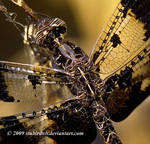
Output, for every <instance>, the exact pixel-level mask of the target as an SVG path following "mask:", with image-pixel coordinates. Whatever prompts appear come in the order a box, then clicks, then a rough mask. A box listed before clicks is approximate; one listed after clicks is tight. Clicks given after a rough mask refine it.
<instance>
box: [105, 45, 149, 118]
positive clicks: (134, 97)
mask: <svg viewBox="0 0 150 144" xmlns="http://www.w3.org/2000/svg"><path fill="white" fill-rule="evenodd" d="M149 49H150V47H147V48H146V49H144V50H142V51H141V52H140V53H139V54H138V55H137V56H136V57H134V58H133V59H132V61H130V62H129V63H128V65H126V66H128V67H131V68H132V70H133V72H132V75H131V76H132V77H131V79H130V82H129V84H128V86H127V87H126V88H121V87H119V86H116V87H115V88H114V89H113V90H112V92H111V93H110V95H109V96H108V97H107V98H106V97H105V98H106V99H105V103H106V107H107V110H108V111H109V113H110V115H111V119H112V120H114V121H121V120H123V119H125V118H126V117H127V116H128V115H129V114H130V113H131V112H132V111H133V110H134V109H135V108H136V107H137V106H138V105H139V104H140V103H142V102H143V101H144V100H145V99H146V98H147V97H148V96H149V95H150V70H149V67H150V50H149ZM148 50H149V51H148ZM120 73H121V71H120ZM118 74H119V73H118ZM129 75H130V73H129ZM126 79H128V77H126ZM122 82H123V81H122ZM118 102H119V103H118Z"/></svg>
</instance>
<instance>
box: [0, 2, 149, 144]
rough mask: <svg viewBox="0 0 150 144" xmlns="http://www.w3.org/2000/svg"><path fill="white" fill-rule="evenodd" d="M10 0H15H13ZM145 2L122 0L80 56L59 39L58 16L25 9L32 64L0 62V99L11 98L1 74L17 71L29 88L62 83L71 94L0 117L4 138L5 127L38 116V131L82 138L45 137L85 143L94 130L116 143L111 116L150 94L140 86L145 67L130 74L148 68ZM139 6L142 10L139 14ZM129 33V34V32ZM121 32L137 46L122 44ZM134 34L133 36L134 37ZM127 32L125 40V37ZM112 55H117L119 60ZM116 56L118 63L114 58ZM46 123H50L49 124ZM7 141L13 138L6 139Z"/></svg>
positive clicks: (123, 112)
mask: <svg viewBox="0 0 150 144" xmlns="http://www.w3.org/2000/svg"><path fill="white" fill-rule="evenodd" d="M12 1H13V2H14V3H19V1H18V2H17V0H12ZM21 1H23V0H21ZM146 3H147V1H146V0H145V1H144V2H143V3H142V2H141V1H140V0H138V1H135V0H131V1H129V0H122V1H121V2H120V3H119V5H118V6H117V8H116V11H115V12H114V14H113V16H112V19H111V20H110V23H109V24H108V27H106V28H105V31H103V33H102V35H101V37H99V38H98V41H97V42H96V46H95V47H94V49H93V50H92V52H91V55H90V56H88V55H86V54H85V52H84V51H83V50H82V49H81V48H80V47H79V46H77V45H75V44H73V43H72V42H70V41H68V40H65V38H64V34H65V32H66V31H67V27H66V24H65V22H64V21H63V20H61V19H59V18H50V17H48V16H46V15H44V14H39V13H35V12H33V11H31V10H30V9H29V11H28V9H25V10H26V11H27V12H28V13H29V15H30V16H31V17H32V21H31V23H29V24H28V25H27V26H25V27H24V42H25V43H26V44H28V45H30V47H31V50H32V54H33V57H34V58H35V59H36V62H38V66H31V65H21V64H18V63H11V62H3V61H0V80H1V84H0V88H1V93H2V96H1V95H0V100H2V101H6V100H7V101H9V102H10V101H11V100H12V99H13V101H16V99H15V98H13V97H11V96H9V95H8V91H7V89H6V87H7V85H6V83H5V82H6V81H7V80H6V79H5V77H7V74H8V75H9V77H10V75H11V74H14V73H15V74H18V75H19V74H21V79H25V80H28V81H29V82H30V83H31V84H32V86H33V90H36V88H37V86H39V85H42V84H51V83H54V84H59V85H60V86H63V85H65V86H66V87H67V88H68V89H69V92H71V95H73V98H70V99H67V100H64V101H63V102H61V104H60V105H59V106H54V107H53V108H51V107H44V108H43V109H42V110H40V111H33V112H30V113H22V114H21V115H16V116H10V117H2V118H0V126H2V127H4V128H5V129H2V132H1V133H2V135H3V136H2V137H3V138H4V139H7V136H6V133H7V132H8V131H10V130H12V131H13V130H16V129H17V130H18V129H20V130H24V131H28V130H29V129H30V128H33V124H32V122H31V124H30V122H29V120H30V121H32V120H34V119H38V118H40V120H41V119H42V120H41V121H44V120H45V123H48V124H47V126H46V128H45V125H44V124H45V123H44V124H43V125H44V126H43V127H42V128H43V129H42V131H43V132H49V133H50V132H84V135H83V136H76V137H74V136H65V135H64V136H59V135H48V136H47V137H50V138H52V139H54V140H55V141H56V142H57V143H60V144H62V143H64V144H66V143H68V144H69V143H82V144H83V143H85V144H90V143H92V142H93V140H94V139H95V138H96V135H97V130H98V131H99V133H100V135H101V136H102V137H103V141H104V142H105V143H106V144H121V143H122V142H121V141H120V139H119V137H118V136H117V134H116V131H115V129H114V127H113V125H112V122H111V120H113V121H116V122H118V121H121V120H123V119H125V118H126V117H127V116H128V115H129V114H130V113H131V112H132V111H133V109H134V108H135V107H137V106H138V105H139V104H140V103H141V102H142V101H143V100H144V99H145V98H146V97H148V95H149V94H150V91H149V88H150V84H149V83H148V84H147V85H145V87H144V88H143V87H142V86H143V80H144V79H148V78H149V70H148V69H147V70H145V73H144V74H143V73H142V74H141V73H140V74H137V76H136V75H135V76H134V74H135V73H136V70H135V69H134V68H137V69H138V68H139V67H141V66H143V67H144V66H145V67H147V66H149V58H150V53H149V52H150V48H149V44H150V42H149V29H150V28H149V21H148V20H147V19H146V17H148V18H149V6H146ZM23 4H24V3H23ZM19 6H21V7H23V6H22V5H19ZM141 7H146V9H144V10H143V11H142V12H141V13H139V11H140V10H141ZM0 8H1V7H0ZM23 8H24V7H23ZM25 8H27V6H26V7H25ZM136 8H137V9H136ZM1 9H2V8H1ZM1 11H3V13H4V14H5V15H6V16H7V17H8V18H9V19H10V22H13V23H15V25H16V24H17V22H15V21H14V19H13V20H12V19H11V15H10V14H9V12H7V9H4V7H3V9H2V10H1ZM138 22H139V23H138ZM134 23H138V24H139V29H138V30H139V31H135V32H132V26H133V27H134ZM142 24H143V25H144V27H143V25H142ZM128 29H129V30H128ZM133 29H134V28H133ZM143 29H144V30H146V31H144V30H143ZM124 31H125V32H124ZM143 31H144V32H143ZM136 32H137V33H136ZM140 32H141V34H139V33H140ZM130 33H131V34H133V36H132V35H131V36H130ZM125 34H129V36H130V37H131V39H132V38H133V39H132V40H133V41H134V39H135V41H134V45H136V44H137V45H136V47H137V48H134V45H132V43H133V42H132V41H131V45H127V44H128V43H129V44H130V41H129V42H128V41H127V40H126V39H124V35H125ZM134 34H135V35H138V34H139V38H138V36H135V35H134ZM143 35H144V36H143ZM129 36H128V37H127V38H130V37H129ZM126 45H127V46H126ZM143 45H144V46H143ZM135 49H136V50H135ZM118 53H120V54H122V55H121V58H119V54H118ZM125 54H126V55H127V56H126V55H125ZM124 55H125V56H124ZM132 55H133V57H132ZM117 56H118V57H117ZM116 58H118V59H119V60H120V61H119V60H118V61H116V60H115V59H116ZM121 60H124V61H122V62H121ZM144 60H145V61H144ZM107 61H108V64H110V65H108V64H107ZM105 62H106V64H105ZM111 62H112V63H113V64H114V65H112V63H111ZM116 65H117V67H115V66H116ZM138 65H139V66H138ZM45 67H46V68H45ZM105 73H106V74H109V75H108V76H106V78H102V77H101V76H100V74H105ZM3 74H5V75H4V76H5V77H4V76H3ZM22 75H23V76H24V77H23V76H22ZM49 93H50V91H49ZM70 97H71V96H70ZM17 101H18V102H19V100H17ZM40 120H39V121H40ZM50 121H53V124H51V123H50ZM26 123H27V124H28V125H27V124H26ZM49 123H50V124H49ZM26 125H27V126H26ZM37 127H38V126H37ZM1 133H0V135H1ZM22 138H24V139H25V141H27V142H28V143H34V142H35V143H36V142H37V141H38V140H39V139H40V140H42V139H43V136H40V137H38V138H37V137H36V136H31V137H26V136H25V137H22ZM10 140H14V138H13V137H11V138H10ZM14 141H15V140H14Z"/></svg>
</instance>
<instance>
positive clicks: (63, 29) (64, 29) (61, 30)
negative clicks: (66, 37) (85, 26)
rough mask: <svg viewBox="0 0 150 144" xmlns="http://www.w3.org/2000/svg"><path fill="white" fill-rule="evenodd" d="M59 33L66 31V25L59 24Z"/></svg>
mask: <svg viewBox="0 0 150 144" xmlns="http://www.w3.org/2000/svg"><path fill="white" fill-rule="evenodd" d="M56 30H57V31H58V32H59V33H61V34H64V33H65V32H66V27H64V26H59V27H57V29H56Z"/></svg>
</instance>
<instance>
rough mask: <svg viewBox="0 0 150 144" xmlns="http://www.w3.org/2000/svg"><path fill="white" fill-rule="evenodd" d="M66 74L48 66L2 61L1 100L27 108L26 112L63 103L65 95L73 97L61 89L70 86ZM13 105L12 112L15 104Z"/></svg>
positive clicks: (0, 63)
mask: <svg viewBox="0 0 150 144" xmlns="http://www.w3.org/2000/svg"><path fill="white" fill-rule="evenodd" d="M65 73H66V72H64V71H61V70H57V69H52V68H47V67H41V66H34V65H29V64H21V63H13V62H6V61H0V81H1V83H0V100H1V102H2V101H3V102H9V103H15V105H16V106H17V105H18V106H22V105H23V106H24V109H23V111H25V110H30V109H31V108H33V107H36V108H37V107H39V106H40V107H41V106H42V105H46V104H50V103H54V102H57V101H59V100H62V99H64V93H65V94H66V93H68V94H70V93H69V90H68V89H67V87H65V86H61V88H60V86H59V84H61V85H64V84H67V83H66V82H65V78H66V76H67V75H68V74H67V73H66V74H65ZM60 77H61V80H60ZM63 78H64V81H62V80H63ZM56 84H57V85H56ZM43 86H44V88H45V89H43ZM70 95H71V94H70ZM45 98H46V99H45ZM66 98H67V97H66ZM6 106H8V105H7V104H6ZM9 106H10V109H11V106H13V105H12V104H10V105H9ZM20 110H21V109H20ZM1 113H4V111H3V112H1Z"/></svg>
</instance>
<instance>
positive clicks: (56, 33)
mask: <svg viewBox="0 0 150 144" xmlns="http://www.w3.org/2000/svg"><path fill="white" fill-rule="evenodd" d="M66 29H67V27H66V23H65V22H64V21H63V20H61V19H59V18H50V17H43V18H41V19H39V21H38V22H36V23H33V24H31V25H30V26H29V28H28V32H27V33H28V39H31V40H32V41H34V43H35V44H37V45H39V46H41V47H51V46H53V43H54V40H55V39H56V38H59V37H60V38H63V35H64V33H65V32H66Z"/></svg>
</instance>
